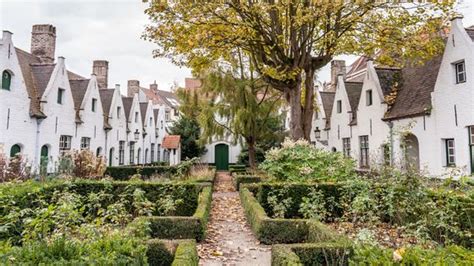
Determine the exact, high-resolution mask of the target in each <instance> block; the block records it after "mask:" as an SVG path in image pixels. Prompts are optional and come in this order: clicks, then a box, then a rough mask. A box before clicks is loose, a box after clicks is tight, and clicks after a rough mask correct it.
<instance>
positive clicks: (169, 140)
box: [161, 135, 181, 149]
mask: <svg viewBox="0 0 474 266" xmlns="http://www.w3.org/2000/svg"><path fill="white" fill-rule="evenodd" d="M180 141H181V136H180V135H168V136H165V137H164V138H163V144H162V145H161V146H162V147H163V148H165V149H177V148H179V143H180Z"/></svg>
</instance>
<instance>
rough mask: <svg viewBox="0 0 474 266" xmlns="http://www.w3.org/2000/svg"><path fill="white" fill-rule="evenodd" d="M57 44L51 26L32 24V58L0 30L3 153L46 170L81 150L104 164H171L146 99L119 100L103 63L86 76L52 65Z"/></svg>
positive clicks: (157, 114) (155, 112)
mask: <svg viewBox="0 0 474 266" xmlns="http://www.w3.org/2000/svg"><path fill="white" fill-rule="evenodd" d="M55 46H56V28H55V27H54V26H52V25H34V26H33V31H32V36H31V52H30V53H28V52H26V51H23V50H21V49H19V48H16V47H15V46H14V44H13V41H12V33H11V32H9V31H3V35H2V39H1V40H0V72H1V73H2V83H1V89H0V153H1V154H5V155H7V156H8V155H10V156H14V155H17V154H22V155H23V157H25V158H26V159H27V160H28V161H29V163H31V165H32V166H33V168H36V169H37V167H38V166H39V165H40V163H46V164H47V166H48V170H49V171H54V169H55V167H56V164H57V160H58V157H59V156H60V155H62V154H65V153H67V152H69V151H71V150H79V149H90V150H91V151H93V152H94V153H95V154H96V155H97V156H104V157H105V158H106V159H107V162H108V165H126V164H142V163H150V162H154V161H160V160H164V159H169V157H168V158H166V153H165V152H164V151H165V150H166V148H167V147H161V145H160V144H161V143H162V142H163V141H164V140H163V138H165V133H164V129H163V128H162V127H160V121H161V124H162V123H163V122H162V121H163V119H164V118H163V117H162V116H163V115H161V116H160V110H159V109H157V108H154V105H153V103H152V102H151V101H142V102H140V101H139V95H138V94H134V95H130V97H124V96H122V95H121V93H120V87H119V85H116V86H115V88H108V86H107V84H108V62H107V61H94V63H93V71H92V72H93V74H92V75H91V76H90V77H89V78H85V77H83V76H80V75H78V74H75V73H73V72H71V71H68V70H67V67H66V64H65V59H64V57H58V58H57V60H55ZM176 149H179V145H178V147H176ZM171 152H172V149H169V152H168V154H169V153H171ZM175 152H176V151H175Z"/></svg>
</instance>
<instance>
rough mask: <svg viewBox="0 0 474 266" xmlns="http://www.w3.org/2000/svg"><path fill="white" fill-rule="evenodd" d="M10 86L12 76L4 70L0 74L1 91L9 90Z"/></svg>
mask: <svg viewBox="0 0 474 266" xmlns="http://www.w3.org/2000/svg"><path fill="white" fill-rule="evenodd" d="M11 84H12V74H10V72H8V71H7V70H4V71H3V73H2V89H3V90H7V91H9V90H10V86H11Z"/></svg>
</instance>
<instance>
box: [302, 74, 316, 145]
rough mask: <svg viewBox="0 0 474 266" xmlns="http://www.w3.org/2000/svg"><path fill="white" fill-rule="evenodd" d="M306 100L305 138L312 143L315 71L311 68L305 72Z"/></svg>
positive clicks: (304, 114)
mask: <svg viewBox="0 0 474 266" xmlns="http://www.w3.org/2000/svg"><path fill="white" fill-rule="evenodd" d="M304 85H305V98H304V105H303V114H302V127H303V133H304V138H305V139H306V140H308V141H311V138H310V136H311V128H312V124H313V113H314V70H313V69H311V68H309V69H308V70H306V72H305V82H304Z"/></svg>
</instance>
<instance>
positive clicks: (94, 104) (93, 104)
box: [92, 98, 97, 112]
mask: <svg viewBox="0 0 474 266" xmlns="http://www.w3.org/2000/svg"><path fill="white" fill-rule="evenodd" d="M96 108H97V99H96V98H92V112H95V109H96Z"/></svg>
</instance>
